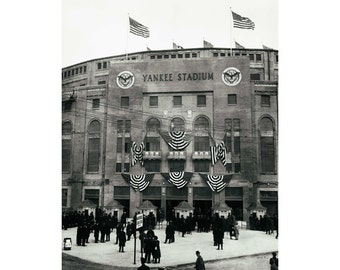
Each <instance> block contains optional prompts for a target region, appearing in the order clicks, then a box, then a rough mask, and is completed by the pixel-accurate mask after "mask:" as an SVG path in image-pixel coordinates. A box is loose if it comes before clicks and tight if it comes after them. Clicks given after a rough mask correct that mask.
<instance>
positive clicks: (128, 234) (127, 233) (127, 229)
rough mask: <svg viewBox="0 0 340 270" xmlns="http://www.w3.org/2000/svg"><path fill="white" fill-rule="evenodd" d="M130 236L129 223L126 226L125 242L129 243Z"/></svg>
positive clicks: (130, 226) (130, 228)
mask: <svg viewBox="0 0 340 270" xmlns="http://www.w3.org/2000/svg"><path fill="white" fill-rule="evenodd" d="M131 235H132V225H131V223H130V222H128V224H127V225H126V236H127V241H130V238H131Z"/></svg>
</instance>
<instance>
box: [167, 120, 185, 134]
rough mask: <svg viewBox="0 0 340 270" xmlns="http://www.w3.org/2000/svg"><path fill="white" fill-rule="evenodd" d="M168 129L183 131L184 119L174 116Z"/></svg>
mask: <svg viewBox="0 0 340 270" xmlns="http://www.w3.org/2000/svg"><path fill="white" fill-rule="evenodd" d="M170 131H185V126H184V120H183V119H182V118H179V117H176V118H174V119H172V120H171V123H170Z"/></svg>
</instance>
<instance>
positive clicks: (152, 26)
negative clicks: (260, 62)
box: [62, 0, 278, 67]
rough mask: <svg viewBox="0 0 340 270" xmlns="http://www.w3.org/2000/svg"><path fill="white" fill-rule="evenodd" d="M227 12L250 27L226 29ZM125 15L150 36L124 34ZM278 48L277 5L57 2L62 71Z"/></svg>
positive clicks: (270, 0)
mask: <svg viewBox="0 0 340 270" xmlns="http://www.w3.org/2000/svg"><path fill="white" fill-rule="evenodd" d="M230 8H231V9H232V10H233V11H234V12H236V13H238V14H240V15H241V16H243V17H248V18H250V19H251V20H252V21H253V22H254V23H255V30H244V29H237V28H232V27H231V23H232V22H231V12H230ZM128 14H129V15H130V16H131V17H132V18H134V19H135V20H137V21H138V22H140V23H141V24H143V25H145V26H147V27H149V30H150V37H149V38H142V37H139V36H135V35H133V34H129V32H128V31H129V28H128ZM203 38H204V39H205V40H206V41H208V42H210V43H212V44H213V45H214V47H230V45H231V44H232V47H234V41H237V42H238V43H240V44H241V45H242V46H244V47H246V48H262V44H263V45H265V46H267V47H270V48H274V49H278V0H210V1H207V0H185V1H184V0H171V1H168V0H162V1H161V0H124V1H118V0H95V1H94V0H62V66H63V67H65V66H69V65H73V64H76V63H79V62H82V61H86V60H90V59H94V58H99V57H106V56H111V55H119V54H125V53H126V52H128V53H130V52H138V51H144V50H146V47H149V48H151V49H152V50H163V49H172V42H175V43H176V44H178V45H180V46H183V47H184V48H198V47H203Z"/></svg>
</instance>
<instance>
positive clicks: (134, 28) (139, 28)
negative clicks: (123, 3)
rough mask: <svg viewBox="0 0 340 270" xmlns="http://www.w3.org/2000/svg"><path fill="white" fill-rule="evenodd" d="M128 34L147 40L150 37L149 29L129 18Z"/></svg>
mask: <svg viewBox="0 0 340 270" xmlns="http://www.w3.org/2000/svg"><path fill="white" fill-rule="evenodd" d="M129 21H130V33H132V34H135V35H137V36H140V37H143V38H148V37H149V36H150V31H149V28H148V27H146V26H144V25H142V24H141V23H139V22H137V21H136V20H134V19H132V18H130V17H129Z"/></svg>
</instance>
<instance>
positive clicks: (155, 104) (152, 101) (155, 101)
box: [150, 96, 158, 107]
mask: <svg viewBox="0 0 340 270" xmlns="http://www.w3.org/2000/svg"><path fill="white" fill-rule="evenodd" d="M150 107H158V97H157V96H151V97H150Z"/></svg>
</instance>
